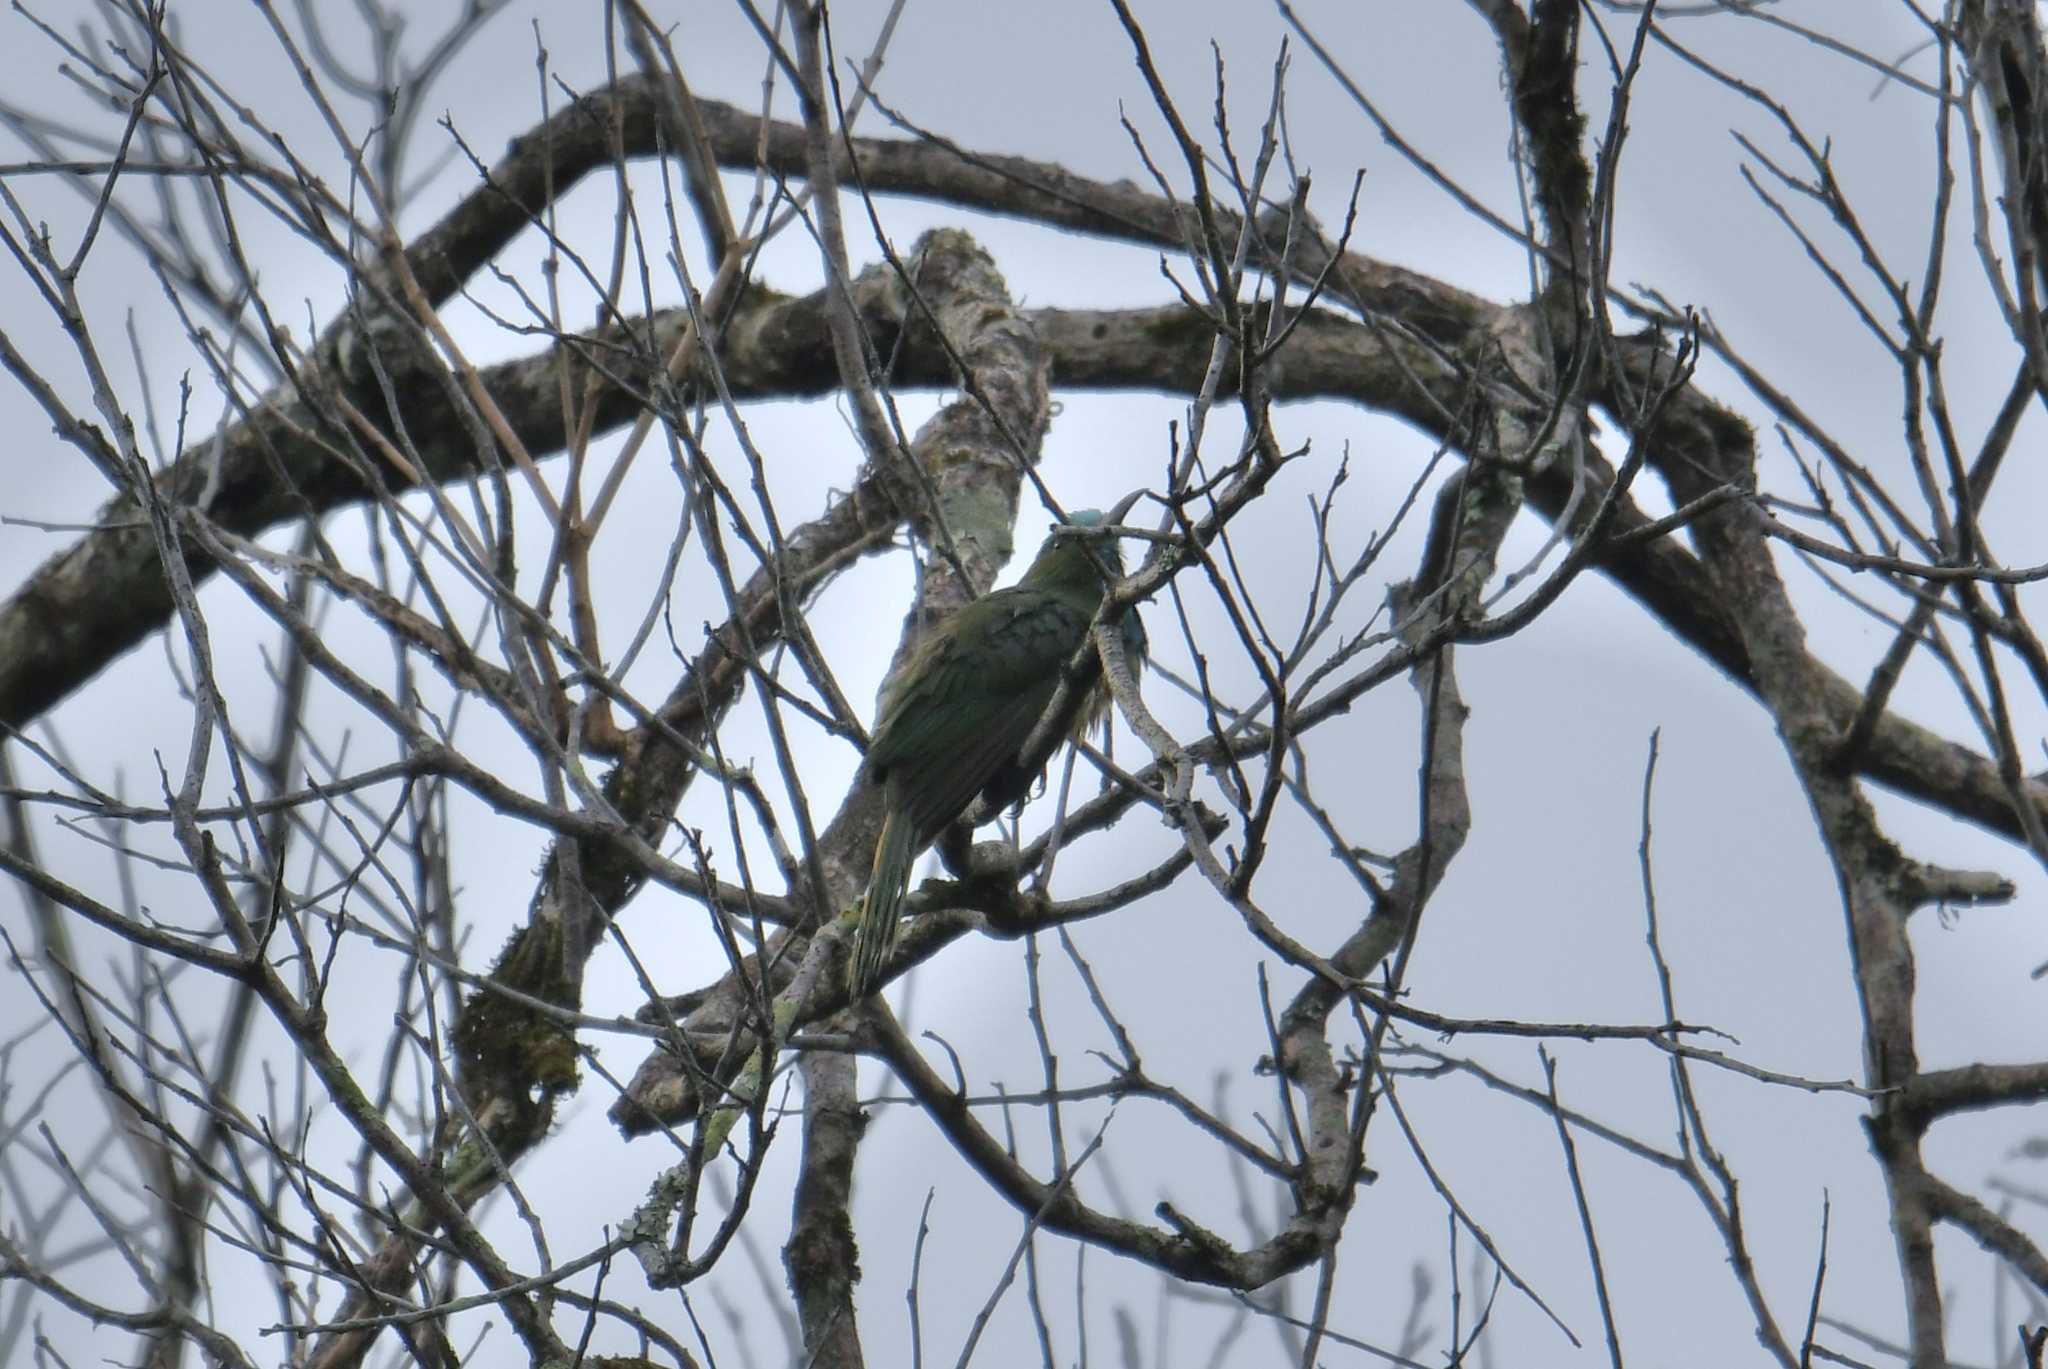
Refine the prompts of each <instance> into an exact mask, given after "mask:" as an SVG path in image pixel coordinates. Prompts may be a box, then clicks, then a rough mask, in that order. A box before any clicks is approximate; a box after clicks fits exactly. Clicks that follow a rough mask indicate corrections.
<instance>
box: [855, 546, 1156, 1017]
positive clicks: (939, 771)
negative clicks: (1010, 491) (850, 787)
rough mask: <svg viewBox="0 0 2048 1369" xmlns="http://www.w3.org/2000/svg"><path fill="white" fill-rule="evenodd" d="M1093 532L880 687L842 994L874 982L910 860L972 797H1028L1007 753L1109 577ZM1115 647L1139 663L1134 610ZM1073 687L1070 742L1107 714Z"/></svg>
mask: <svg viewBox="0 0 2048 1369" xmlns="http://www.w3.org/2000/svg"><path fill="white" fill-rule="evenodd" d="M1102 523H1103V515H1101V514H1099V513H1093V512H1082V513H1076V514H1074V515H1073V516H1072V518H1071V519H1070V520H1069V522H1068V523H1067V524H1066V525H1064V526H1061V527H1058V528H1055V529H1054V530H1053V533H1052V535H1051V536H1050V537H1048V538H1047V539H1046V542H1045V545H1044V547H1042V548H1041V549H1040V550H1039V553H1038V557H1037V559H1036V560H1034V561H1033V562H1032V563H1031V567H1030V569H1028V570H1027V571H1025V572H1024V576H1023V578H1022V579H1021V580H1019V581H1018V582H1017V583H1016V584H1015V585H1012V586H1011V587H1009V588H1008V589H999V590H995V591H993V592H991V593H989V594H984V595H983V596H982V597H981V598H979V599H976V600H975V601H974V602H973V603H971V604H968V605H967V606H966V607H965V608H963V609H961V610H960V611H959V612H958V613H956V614H954V615H953V616H952V617H951V618H949V619H947V620H946V621H945V622H943V623H940V624H938V625H937V626H936V627H934V628H933V629H932V630H931V631H930V632H929V633H928V634H927V635H926V636H925V637H924V639H923V640H922V641H920V642H918V643H917V645H916V646H914V647H913V648H912V649H911V651H910V653H909V655H908V656H906V657H905V658H904V660H903V662H902V664H900V665H899V666H898V667H897V668H896V669H895V670H894V671H892V672H891V673H890V675H889V678H888V679H887V680H885V681H884V682H883V684H882V695H881V700H880V706H879V708H878V709H877V713H876V719H875V730H874V736H873V740H872V741H871V743H870V745H869V747H868V753H867V760H866V764H865V772H866V774H867V776H868V778H869V779H870V780H872V781H873V782H875V783H877V784H880V785H881V786H882V798H883V810H884V814H885V817H884V820H883V824H882V835H881V839H880V842H879V844H878V845H877V847H876V851H875V863H874V869H873V872H872V873H871V874H870V876H869V879H868V888H867V894H866V897H865V899H864V900H863V903H862V912H861V917H860V922H859V925H858V927H857V929H856V931H855V934H854V956H853V965H852V973H851V983H852V988H853V991H854V994H855V996H856V997H859V996H864V995H866V994H868V993H869V992H871V991H873V989H874V988H875V987H876V986H877V984H878V983H879V982H880V979H881V974H882V970H883V967H884V962H885V961H886V960H887V959H888V956H889V951H890V950H891V948H892V947H893V946H894V945H895V941H896V931H897V921H898V918H899V917H900V915H901V911H902V905H903V895H904V892H905V890H906V888H907V887H908V885H909V882H910V872H911V866H912V865H913V863H914V862H915V861H916V859H917V854H918V853H919V852H920V851H922V850H924V848H925V847H927V846H929V845H930V844H931V843H932V842H933V841H934V840H935V839H936V838H937V837H938V835H939V833H941V832H943V831H944V830H945V829H946V826H947V824H948V823H950V822H952V821H953V820H954V819H955V818H957V817H959V816H960V815H961V814H962V813H963V812H965V811H966V810H967V808H968V807H969V806H970V805H972V804H973V802H974V800H975V799H976V797H977V796H983V795H985V796H986V797H988V798H989V799H990V800H991V802H993V803H995V804H996V805H997V806H999V807H1007V806H1009V805H1010V804H1013V803H1016V802H1017V801H1018V800H1020V799H1022V798H1023V797H1024V795H1025V794H1026V793H1027V792H1029V790H1030V787H1031V783H1032V780H1033V778H1034V775H1033V773H1031V772H1027V771H1026V770H1025V768H1024V766H1023V764H1022V760H1021V757H1020V755H1019V753H1020V752H1021V751H1022V750H1023V748H1024V743H1025V742H1026V741H1027V740H1029V739H1030V736H1031V733H1032V732H1033V730H1034V729H1035V728H1036V727H1037V725H1038V722H1039V719H1041V718H1042V717H1044V716H1045V711H1046V709H1047V707H1048V706H1050V704H1051V703H1052V697H1053V694H1054V693H1055V692H1056V691H1057V690H1058V688H1059V682H1060V672H1061V669H1062V668H1063V667H1064V666H1065V665H1066V663H1067V662H1068V661H1069V660H1071V659H1072V658H1073V656H1074V654H1075V653H1076V652H1077V651H1079V650H1080V648H1081V645H1082V643H1083V642H1084V641H1085V640H1086V638H1087V635H1088V624H1089V623H1090V622H1092V621H1093V620H1094V617H1095V613H1096V610H1097V609H1098V608H1100V607H1101V605H1102V595H1103V590H1104V588H1105V585H1104V581H1103V578H1102V569H1100V568H1099V567H1107V568H1108V569H1109V570H1110V571H1111V572H1113V573H1115V574H1121V573H1122V563H1121V562H1120V560H1119V559H1118V557H1117V552H1116V543H1115V541H1114V539H1113V538H1110V537H1108V536H1105V535H1104V534H1103V533H1102V532H1100V531H1097V529H1098V528H1099V527H1100V526H1101V524H1102ZM1091 553H1092V555H1091ZM1124 638H1125V642H1126V644H1127V645H1128V646H1130V647H1131V649H1132V656H1133V660H1134V662H1135V661H1136V660H1137V659H1139V658H1142V656H1143V653H1144V648H1145V635H1144V627H1143V626H1142V625H1141V624H1139V622H1138V615H1137V614H1136V613H1135V612H1133V613H1131V614H1129V615H1127V616H1126V618H1125V620H1124ZM1087 669H1088V671H1089V672H1091V674H1094V675H1099V673H1100V671H1101V666H1100V664H1099V662H1096V661H1095V660H1093V658H1091V659H1090V661H1089V663H1088V666H1087ZM1080 683H1081V686H1082V687H1081V688H1078V689H1076V690H1074V691H1073V692H1072V694H1071V695H1070V701H1069V703H1068V706H1067V709H1066V711H1065V715H1064V716H1063V717H1062V718H1061V719H1060V733H1061V734H1062V735H1067V734H1069V733H1072V734H1073V735H1077V736H1078V735H1079V734H1080V732H1082V731H1085V729H1086V727H1087V726H1088V724H1089V723H1090V722H1091V721H1092V720H1093V719H1095V718H1097V717H1100V716H1102V712H1103V710H1104V709H1106V708H1107V706H1108V691H1107V690H1106V689H1105V688H1103V687H1102V684H1101V682H1100V681H1099V680H1098V679H1092V678H1088V677H1086V676H1084V678H1083V679H1082V680H1081V682H1080Z"/></svg>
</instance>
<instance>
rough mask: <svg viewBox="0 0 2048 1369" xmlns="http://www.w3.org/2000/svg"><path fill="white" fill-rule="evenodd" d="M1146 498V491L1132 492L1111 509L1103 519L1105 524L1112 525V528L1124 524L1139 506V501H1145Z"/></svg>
mask: <svg viewBox="0 0 2048 1369" xmlns="http://www.w3.org/2000/svg"><path fill="white" fill-rule="evenodd" d="M1144 497H1145V491H1143V490H1132V491H1131V492H1130V493H1129V494H1127V495H1125V496H1124V497H1123V498H1121V499H1119V500H1117V501H1116V503H1115V504H1113V505H1112V506H1111V507H1110V510H1109V513H1108V514H1107V515H1105V516H1104V518H1103V522H1105V523H1107V524H1109V525H1111V526H1112V527H1113V526H1115V525H1116V524H1118V523H1121V522H1123V521H1124V518H1125V516H1126V515H1127V514H1129V513H1130V511H1131V510H1132V509H1134V508H1136V507H1137V506H1138V501H1139V500H1140V499H1143V498H1144Z"/></svg>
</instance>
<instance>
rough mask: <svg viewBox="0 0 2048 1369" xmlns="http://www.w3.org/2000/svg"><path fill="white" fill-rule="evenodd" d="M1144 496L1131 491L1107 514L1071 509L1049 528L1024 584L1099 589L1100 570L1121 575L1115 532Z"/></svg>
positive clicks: (1025, 573)
mask: <svg viewBox="0 0 2048 1369" xmlns="http://www.w3.org/2000/svg"><path fill="white" fill-rule="evenodd" d="M1144 494H1145V492H1144V491H1143V490H1133V491H1131V492H1130V493H1129V494H1127V495H1125V496H1124V497H1123V498H1121V499H1119V500H1117V501H1116V503H1115V504H1114V505H1112V506H1111V507H1110V508H1109V509H1108V510H1107V511H1105V510H1102V509H1075V510H1074V511H1073V512H1072V513H1069V514H1068V515H1067V521H1066V522H1064V523H1055V524H1053V529H1052V531H1051V532H1050V533H1048V534H1046V538H1045V545H1043V546H1041V547H1040V548H1039V549H1038V559H1037V560H1035V561H1033V562H1032V563H1031V569H1029V570H1027V571H1025V572H1024V583H1026V584H1050V583H1054V582H1061V581H1068V580H1072V581H1077V582H1081V583H1088V582H1091V581H1092V582H1093V583H1094V585H1095V586H1096V587H1097V588H1100V587H1101V584H1102V572H1103V571H1104V570H1108V571H1109V572H1111V573H1112V574H1114V575H1122V574H1123V570H1124V561H1123V555H1122V553H1121V552H1119V551H1118V550H1117V545H1116V529H1117V527H1118V525H1120V524H1121V523H1122V522H1123V521H1124V518H1125V517H1126V516H1127V515H1129V513H1130V511H1131V510H1132V508H1134V507H1136V505H1137V502H1138V500H1139V499H1141V498H1143V497H1144Z"/></svg>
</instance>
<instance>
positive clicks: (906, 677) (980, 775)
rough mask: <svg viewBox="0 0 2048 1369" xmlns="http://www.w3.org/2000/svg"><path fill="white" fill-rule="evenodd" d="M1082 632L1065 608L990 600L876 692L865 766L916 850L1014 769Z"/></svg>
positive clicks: (1008, 595) (952, 624) (1072, 608)
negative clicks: (877, 706)
mask: <svg viewBox="0 0 2048 1369" xmlns="http://www.w3.org/2000/svg"><path fill="white" fill-rule="evenodd" d="M1087 631H1088V614H1087V613H1085V612H1083V611H1081V609H1080V608H1079V607H1077V606H1076V605H1074V604H1071V603H1068V602H1065V601H1064V600H1062V599H1060V598H1056V597H1054V596H1051V595H1046V594H1042V593H1038V592H1036V591H1032V590H1029V589H1024V588H1021V587H1013V588H1011V589H1007V590H998V591H996V592H995V593H993V594H989V595H985V596H983V597H982V598H980V599H977V600H975V601H974V602H973V603H972V604H969V605H968V606H967V607H966V608H964V609H962V610H961V611H960V612H959V613H958V614H956V615H955V616H954V617H953V618H952V619H950V620H948V622H947V623H946V624H945V625H944V627H943V628H941V629H940V630H939V631H938V632H937V633H935V634H934V636H933V638H932V639H930V640H929V641H928V642H927V644H926V645H925V646H924V647H923V648H921V649H920V650H919V651H918V652H916V653H915V654H914V655H913V656H912V657H911V659H909V660H907V661H906V662H904V666H903V669H902V670H901V671H900V672H898V677H897V678H895V679H892V680H891V681H890V682H889V683H888V684H887V685H886V686H885V687H884V689H883V700H884V706H883V711H882V717H881V718H880V720H879V721H878V722H877V724H876V727H875V735H874V741H873V744H872V745H871V746H869V748H868V756H867V764H868V768H869V771H870V773H871V774H873V775H874V777H875V778H876V779H878V780H881V781H882V782H883V783H884V784H886V785H887V786H888V789H889V795H890V801H891V804H892V806H894V807H896V808H898V810H899V811H901V812H902V813H903V814H904V816H906V817H908V818H909V819H910V820H911V822H912V823H913V824H914V825H915V828H916V831H917V833H918V841H919V845H920V846H922V845H923V844H924V843H926V842H929V841H930V840H931V839H932V838H933V837H935V836H937V835H938V833H939V832H940V830H941V829H943V828H944V827H945V825H946V824H947V823H949V822H951V821H952V820H953V819H954V818H956V817H958V816H959V815H960V813H961V812H962V811H963V810H965V809H966V807H967V805H968V804H969V803H971V802H973V800H974V796H975V795H976V794H978V793H980V792H981V790H982V788H983V786H985V785H986V784H987V783H988V782H989V780H990V779H991V778H993V777H994V776H995V775H996V773H997V772H998V771H1000V770H1002V769H1003V768H1004V767H1005V766H1008V765H1011V764H1013V763H1014V762H1015V761H1016V759H1017V752H1018V750H1019V749H1020V748H1022V746H1023V745H1024V742H1025V739H1026V738H1028V737H1029V736H1030V735H1031V729H1032V726H1033V725H1034V724H1036V723H1037V721H1038V720H1039V718H1040V717H1041V716H1043V715H1044V713H1045V708H1046V705H1047V704H1049V703H1050V702H1052V695H1053V691H1054V690H1055V689H1056V688H1057V687H1058V685H1059V677H1060V667H1061V666H1062V665H1064V664H1065V663H1066V661H1067V658H1068V657H1070V656H1072V655H1073V654H1074V652H1075V651H1076V650H1078V649H1079V647H1080V645H1081V640H1082V638H1083V637H1084V636H1086V635H1087Z"/></svg>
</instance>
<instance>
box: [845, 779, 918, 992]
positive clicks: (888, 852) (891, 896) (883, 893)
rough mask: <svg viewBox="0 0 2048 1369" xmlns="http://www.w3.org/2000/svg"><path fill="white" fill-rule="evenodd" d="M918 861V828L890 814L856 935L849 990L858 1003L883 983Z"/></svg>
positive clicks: (880, 842)
mask: <svg viewBox="0 0 2048 1369" xmlns="http://www.w3.org/2000/svg"><path fill="white" fill-rule="evenodd" d="M916 859H917V833H916V825H915V824H914V823H912V822H911V821H910V820H909V819H908V818H905V817H902V816H900V815H899V814H896V813H893V812H892V813H890V814H889V815H888V816H887V817H886V818H884V819H883V820H882V835H881V839H880V840H879V841H877V842H876V843H875V868H874V871H873V873H871V874H870V875H869V876H868V892H867V897H865V898H864V899H862V900H861V910H860V923H859V925H858V926H857V927H855V929H854V933H853V965H852V970H851V974H850V976H849V979H848V987H850V988H851V989H852V991H853V996H854V997H855V998H856V999H860V998H866V997H867V996H868V995H869V994H870V993H872V992H874V990H875V986H876V985H877V984H878V983H879V982H880V981H881V976H882V963H883V962H884V961H886V960H887V959H888V958H889V951H890V949H891V948H892V947H894V946H895V944H896V929H897V926H898V925H899V922H898V920H899V919H900V918H901V916H902V913H903V891H904V890H905V889H906V888H908V887H909V885H910V867H911V863H912V862H913V861H915V860H916Z"/></svg>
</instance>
